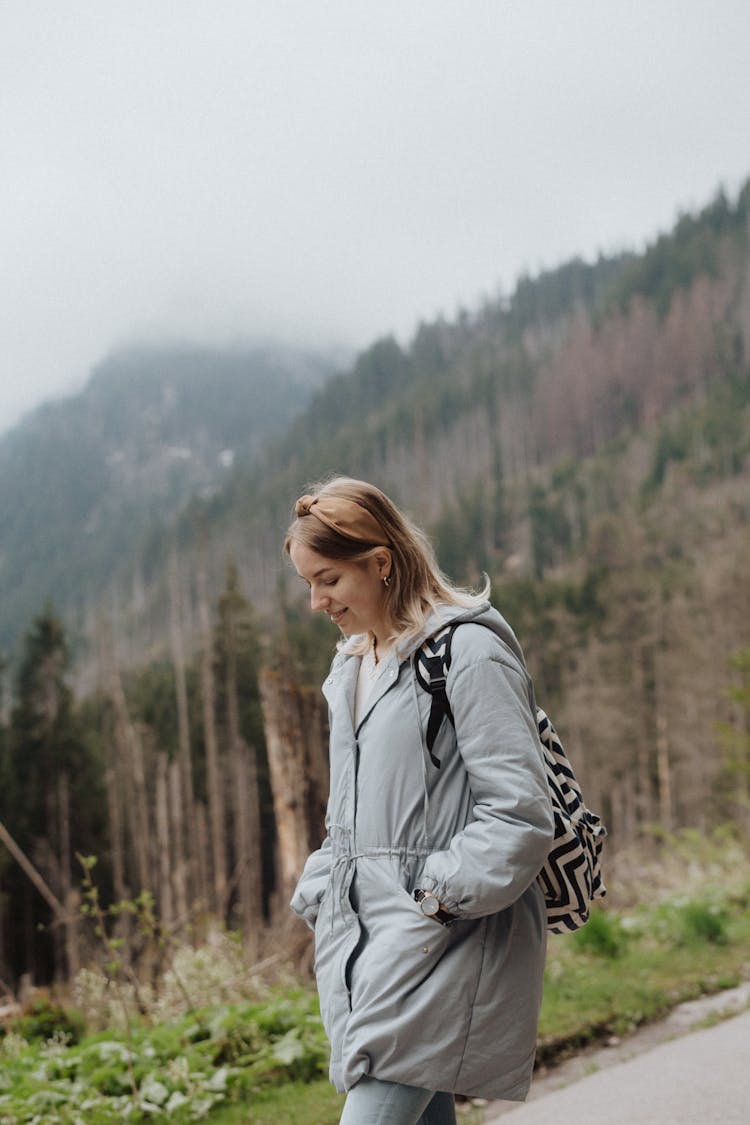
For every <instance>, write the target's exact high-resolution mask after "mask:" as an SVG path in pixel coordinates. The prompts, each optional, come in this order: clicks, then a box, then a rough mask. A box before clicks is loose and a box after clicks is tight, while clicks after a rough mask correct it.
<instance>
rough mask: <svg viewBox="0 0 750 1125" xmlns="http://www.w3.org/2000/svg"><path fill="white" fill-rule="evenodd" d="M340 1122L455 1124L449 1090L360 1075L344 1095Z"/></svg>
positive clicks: (363, 1124) (366, 1124)
mask: <svg viewBox="0 0 750 1125" xmlns="http://www.w3.org/2000/svg"><path fill="white" fill-rule="evenodd" d="M340 1125H456V1111H455V1108H454V1101H453V1094H445V1093H435V1091H434V1090H422V1089H420V1087H419V1086H402V1085H401V1083H399V1082H381V1081H380V1080H379V1079H377V1078H367V1077H365V1078H360V1080H359V1082H358V1083H357V1084H356V1086H353V1087H352V1088H351V1090H350V1091H349V1093H348V1094H347V1096H346V1102H345V1103H344V1112H343V1113H342V1115H341V1120H340Z"/></svg>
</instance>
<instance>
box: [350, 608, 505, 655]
mask: <svg viewBox="0 0 750 1125" xmlns="http://www.w3.org/2000/svg"><path fill="white" fill-rule="evenodd" d="M467 622H471V623H473V624H476V625H484V626H485V627H486V628H488V629H491V630H492V632H493V633H495V634H496V636H497V637H499V639H500V640H501V641H502V642H503V643H504V644H506V645H507V646H508V648H509V649H510V650H511V651H512V652H513V654H514V656H516V657H517V659H518V660H519V661H520V662H521V664H522V665H524V664H525V661H524V656H523V651H522V649H521V646H520V644H519V642H518V638H517V637H516V635H515V633H514V632H513V630H512V629H511V627H510V625H509V624H508V622H507V621H506V620H505V618H504V617H503V615H502V614H501V613H499V612H498V611H497V610H496V609H495V608H494V606H492V605H490V603H489V602H488V601H482V602H479V603H478V604H477V605H475V606H471V607H470V608H468V609H467V608H465V607H464V606H458V605H448V604H447V603H446V604H443V605H440V606H438V607H437V608H436V609H435V610H433V612H432V613H431V614H430V615H429V616H428V617H427V619H426V621H425V623H424V627H423V629H422V630H421V632H419V633H418V634H417V635H416V636H414V637H412V639H411V640H410V641H409V642H407V644H405V645H398V646H397V651H398V657H399V660H400V661H403V660H407V659H408V658H409V657H410V656H411V655H412V653H414V652H416V651H417V649H418V648H420V646H421V645H423V644H424V642H425V641H426V640H427V639H428V638H429V637H434V636H435V634H436V633H439V632H440V630H441V629H444V628H445V626H446V625H464V624H466V623H467ZM361 638H362V634H361V633H360V634H357V635H355V636H351V637H349V638H348V639H347V641H346V642H345V644H344V645H343V646H342V648H341V649H340V650H339V652H338V653H337V655H336V657H335V658H334V664H339V663H343V661H344V660H346V659H348V658H349V657H350V656H353V655H354V653H353V652H352V649H353V647H354V646H355V645H356V643H357V642H358V641H360V640H361Z"/></svg>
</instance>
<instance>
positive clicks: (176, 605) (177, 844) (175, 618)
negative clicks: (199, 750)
mask: <svg viewBox="0 0 750 1125" xmlns="http://www.w3.org/2000/svg"><path fill="white" fill-rule="evenodd" d="M169 637H170V647H171V650H172V664H173V667H174V682H175V697H176V703H177V737H178V745H179V758H178V761H179V778H180V785H181V787H182V800H181V802H180V818H179V819H180V830H179V832H178V831H177V829H176V828H175V831H174V833H173V841H172V843H173V848H174V852H173V854H174V864H175V870H179V871H180V872H181V881H182V884H185V883H186V882H188V881H189V874H188V872H187V871H185V863H186V859H185V857H186V855H187V857H189V858H188V866H189V870H190V871H191V872H192V871H194V869H195V866H196V859H195V852H194V847H195V836H194V835H193V834H190V835H189V836H187V837H186V836H185V834H184V833H185V822H184V817H183V816H182V815H181V812H182V809H183V808H185V809H192V807H193V800H194V797H193V767H192V757H191V752H190V720H189V715H188V693H187V679H186V676H185V650H184V645H183V640H182V623H181V613H180V578H179V570H178V563H177V551H176V549H175V548H172V551H171V553H170V556H169ZM171 803H172V808H173V810H175V809H176V808H177V802H176V801H175V793H174V792H172V802H171ZM175 891H176V893H177V896H178V899H179V900H180V901H178V902H177V913H178V915H179V916H180V917H182V916H183V915H184V913H185V909H186V900H187V894H186V892H184V891H183V887H182V886H178V884H177V883H176V884H175Z"/></svg>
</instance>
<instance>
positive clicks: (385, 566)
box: [372, 547, 393, 578]
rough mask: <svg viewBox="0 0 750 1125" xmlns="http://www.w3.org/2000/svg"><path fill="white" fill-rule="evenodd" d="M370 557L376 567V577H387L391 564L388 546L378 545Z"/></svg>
mask: <svg viewBox="0 0 750 1125" xmlns="http://www.w3.org/2000/svg"><path fill="white" fill-rule="evenodd" d="M372 558H373V560H374V562H375V565H376V567H377V568H378V578H385V577H387V575H389V574H390V573H391V566H392V565H393V556H392V555H391V552H390V549H389V548H388V547H378V549H377V551H376V552H375V554H374V555H373V556H372Z"/></svg>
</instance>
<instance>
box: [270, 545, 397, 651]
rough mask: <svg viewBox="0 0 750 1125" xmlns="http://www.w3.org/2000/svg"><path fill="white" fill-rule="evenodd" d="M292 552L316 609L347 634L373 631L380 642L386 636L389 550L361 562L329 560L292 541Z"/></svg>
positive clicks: (312, 606) (290, 551) (296, 567)
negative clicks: (386, 588)
mask: <svg viewBox="0 0 750 1125" xmlns="http://www.w3.org/2000/svg"><path fill="white" fill-rule="evenodd" d="M289 555H290V558H291V560H292V562H293V563H294V566H295V569H296V571H297V573H298V574H299V576H300V578H302V579H303V580H304V581H305V582H306V583H307V585H308V586H309V587H310V606H311V608H312V609H313V610H320V611H321V612H322V613H327V614H328V616H329V617H330V619H331V621H332V622H333V623H334V625H338V627H339V629H341V630H342V632H344V633H345V634H346V635H347V636H351V635H352V634H353V633H368V632H371V633H374V634H375V637H376V638H377V640H378V641H384V640H385V639H386V637H387V635H388V633H389V632H390V629H389V628H388V624H387V621H386V619H385V617H384V614H383V599H384V593H385V587H384V585H383V578H384V577H385V576H386V575H387V574H388V573H389V572H390V568H391V558H390V552H389V551H388V550H386V549H385V548H384V549H383V550H382V551H381V552H378V553H377V554H376V555H374V556H371V557H370V558H368V559H364V560H363V561H362V562H345V561H343V560H340V559H327V558H325V557H324V556H323V555H319V554H318V553H317V551H313V550H311V548H310V547H306V546H305V545H304V543H299V542H296V541H294V540H293V541H292V544H291V546H290V548H289Z"/></svg>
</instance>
